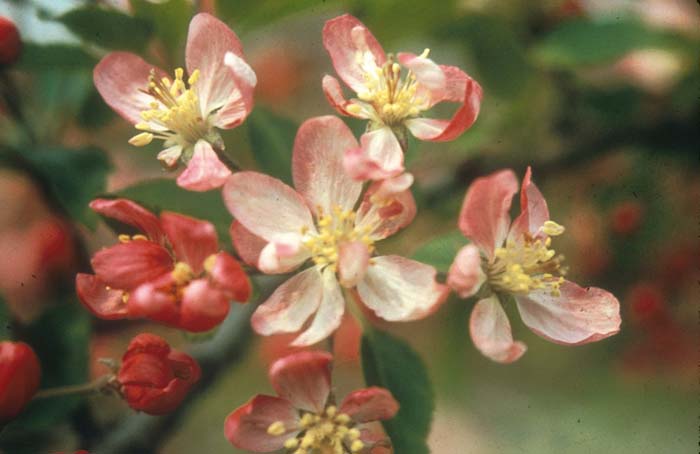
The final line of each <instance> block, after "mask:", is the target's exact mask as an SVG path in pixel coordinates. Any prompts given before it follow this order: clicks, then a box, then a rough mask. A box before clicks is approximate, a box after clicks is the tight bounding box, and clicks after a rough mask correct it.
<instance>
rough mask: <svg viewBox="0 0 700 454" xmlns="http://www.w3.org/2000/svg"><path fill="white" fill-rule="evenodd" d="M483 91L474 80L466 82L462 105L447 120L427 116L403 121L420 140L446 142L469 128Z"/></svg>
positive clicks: (474, 118)
mask: <svg viewBox="0 0 700 454" xmlns="http://www.w3.org/2000/svg"><path fill="white" fill-rule="evenodd" d="M482 97H483V92H482V90H481V86H479V84H478V83H476V81H474V80H472V79H470V80H468V81H467V83H466V88H465V91H464V96H463V99H462V100H461V102H462V105H461V106H460V107H459V109H457V112H455V114H454V115H453V116H452V118H451V119H450V120H449V121H445V120H432V119H428V118H413V119H410V120H406V121H405V122H404V123H405V125H406V127H407V128H408V129H409V130H410V131H411V133H412V134H413V135H414V136H416V137H417V138H419V139H421V140H428V141H431V142H448V141H450V140H454V139H456V138H457V137H459V136H460V135H462V133H463V132H464V131H466V130H467V129H469V128H470V127H471V126H472V125H473V124H474V122H475V121H476V118H477V117H478V116H479V109H480V107H481V98H482Z"/></svg>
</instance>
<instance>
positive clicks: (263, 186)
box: [223, 172, 315, 242]
mask: <svg viewBox="0 0 700 454" xmlns="http://www.w3.org/2000/svg"><path fill="white" fill-rule="evenodd" d="M223 196H224V202H225V203H226V207H227V208H228V210H229V211H230V212H231V214H233V217H234V218H236V220H238V222H240V223H241V224H242V225H243V226H244V227H245V228H246V229H247V230H248V231H250V232H251V233H252V234H254V235H256V236H258V237H260V238H263V239H264V240H265V241H267V242H270V241H274V240H275V239H276V238H278V237H279V236H280V235H284V234H289V233H299V234H300V233H301V231H302V229H303V228H310V229H314V231H315V228H314V227H313V220H312V218H311V212H310V211H309V209H308V207H307V205H306V203H305V202H304V199H303V198H302V197H301V196H300V195H299V194H298V193H297V192H296V191H294V189H292V188H290V187H289V186H287V185H286V184H284V183H282V182H281V181H280V180H278V179H276V178H272V177H270V176H268V175H265V174H262V173H257V172H237V173H235V174H234V175H232V176H231V178H229V180H228V182H226V185H225V186H224V190H223Z"/></svg>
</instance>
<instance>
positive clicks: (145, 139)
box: [129, 132, 153, 147]
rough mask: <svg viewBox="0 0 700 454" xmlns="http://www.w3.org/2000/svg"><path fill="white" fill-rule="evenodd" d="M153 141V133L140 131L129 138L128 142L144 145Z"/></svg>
mask: <svg viewBox="0 0 700 454" xmlns="http://www.w3.org/2000/svg"><path fill="white" fill-rule="evenodd" d="M152 141H153V134H151V133H150V132H142V133H141V134H136V135H135V136H134V137H132V138H131V139H129V143H130V144H131V145H133V146H135V147H144V146H146V145H148V144H149V143H151V142H152Z"/></svg>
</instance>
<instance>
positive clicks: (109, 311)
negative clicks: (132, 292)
mask: <svg viewBox="0 0 700 454" xmlns="http://www.w3.org/2000/svg"><path fill="white" fill-rule="evenodd" d="M75 290H76V292H77V294H78V298H80V302H81V303H83V304H84V305H85V307H87V308H88V309H89V310H90V312H92V313H93V314H94V315H95V316H97V317H99V318H103V319H106V320H116V319H120V318H125V317H127V316H128V315H129V313H128V311H127V308H126V304H125V303H124V300H123V298H122V297H123V296H124V292H122V291H121V290H114V289H108V287H107V284H105V283H104V282H102V281H101V280H100V279H99V278H98V277H97V276H95V275H92V274H83V273H78V274H77V275H76V276H75Z"/></svg>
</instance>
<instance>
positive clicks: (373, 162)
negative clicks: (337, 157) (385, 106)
mask: <svg viewBox="0 0 700 454" xmlns="http://www.w3.org/2000/svg"><path fill="white" fill-rule="evenodd" d="M343 165H344V166H345V171H346V172H347V173H348V175H350V176H351V177H352V178H354V179H356V180H383V179H386V178H391V177H395V176H397V175H399V174H401V173H402V172H403V170H404V167H403V150H402V148H401V144H400V143H399V140H398V139H397V138H396V135H395V134H394V132H393V131H392V130H391V128H389V127H388V126H385V127H382V128H379V129H375V130H374V131H371V132H367V133H365V134H362V136H361V137H360V148H348V149H347V150H346V152H345V156H344V159H343Z"/></svg>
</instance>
